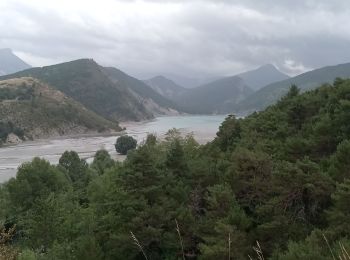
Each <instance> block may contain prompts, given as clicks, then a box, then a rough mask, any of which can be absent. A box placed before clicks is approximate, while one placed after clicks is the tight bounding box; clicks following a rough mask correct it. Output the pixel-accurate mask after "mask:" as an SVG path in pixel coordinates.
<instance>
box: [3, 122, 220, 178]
mask: <svg viewBox="0 0 350 260" xmlns="http://www.w3.org/2000/svg"><path fill="white" fill-rule="evenodd" d="M224 118H225V117H224V116H176V117H158V118H156V119H155V120H152V121H148V122H142V123H133V124H129V125H128V126H127V131H126V132H127V134H129V135H132V136H133V137H134V138H136V139H137V140H138V142H140V141H142V140H144V139H145V137H146V136H147V134H148V133H155V134H156V135H157V136H162V135H164V134H165V133H166V132H167V131H168V130H169V129H171V128H174V127H175V128H178V129H180V130H181V132H183V133H190V132H193V134H194V136H195V138H196V139H197V140H198V141H199V142H200V143H206V142H208V141H210V140H212V139H213V138H214V137H215V134H216V132H217V130H218V127H219V125H220V124H221V122H222V121H223V120H224ZM116 138H117V136H95V137H77V138H60V139H52V140H38V141H31V142H25V143H22V144H19V145H15V146H9V147H3V148H0V182H3V181H5V180H8V179H9V178H10V177H12V176H15V174H16V169H17V167H18V166H19V165H21V164H22V163H23V162H27V161H30V160H32V159H33V157H36V156H37V157H41V158H45V159H46V160H48V161H50V162H51V163H54V164H56V163H58V160H59V158H60V156H61V155H62V153H63V152H64V151H66V150H73V151H76V152H78V154H79V156H80V157H81V158H84V159H86V160H87V161H88V162H91V161H92V157H93V155H94V154H95V152H96V151H98V150H100V149H105V150H107V151H108V152H109V153H110V154H111V156H112V157H113V158H115V159H117V160H121V159H123V156H120V155H118V154H117V153H116V152H115V149H114V143H115V140H116Z"/></svg>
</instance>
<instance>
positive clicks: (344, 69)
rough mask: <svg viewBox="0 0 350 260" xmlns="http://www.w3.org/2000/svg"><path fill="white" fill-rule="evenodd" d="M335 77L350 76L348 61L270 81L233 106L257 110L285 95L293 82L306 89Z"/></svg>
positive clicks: (243, 109) (240, 108)
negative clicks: (277, 80) (273, 81)
mask: <svg viewBox="0 0 350 260" xmlns="http://www.w3.org/2000/svg"><path fill="white" fill-rule="evenodd" d="M337 77H340V78H350V63H343V64H337V65H331V66H325V67H322V68H318V69H315V70H312V71H308V72H305V73H302V74H300V75H297V76H295V77H292V78H288V79H286V80H282V81H279V82H275V83H271V84H269V85H267V86H265V87H263V88H261V89H260V90H258V91H256V92H254V93H253V94H251V95H250V96H248V97H247V98H246V99H244V100H242V101H241V102H239V103H238V104H237V105H236V107H235V111H236V112H238V113H241V112H244V113H250V112H253V111H259V110H262V109H264V108H266V107H267V106H269V105H272V104H273V103H274V102H276V101H277V100H278V99H279V98H281V97H282V96H283V95H285V94H286V93H287V92H288V89H289V88H290V86H291V85H293V84H295V85H297V86H298V87H299V88H300V89H301V91H307V90H312V89H314V88H316V87H317V86H319V85H320V84H330V83H332V82H333V81H334V80H335V79H336V78H337Z"/></svg>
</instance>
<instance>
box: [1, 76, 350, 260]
mask: <svg viewBox="0 0 350 260" xmlns="http://www.w3.org/2000/svg"><path fill="white" fill-rule="evenodd" d="M349 157H350V80H341V79H337V80H336V81H335V82H334V84H333V85H324V86H321V87H319V88H318V89H316V90H314V91H310V92H307V93H303V94H300V93H299V89H298V88H297V87H296V86H293V87H291V88H290V90H289V92H288V93H287V95H286V96H284V97H283V98H282V99H281V100H280V101H279V102H278V103H277V104H276V105H274V106H270V107H268V108H267V109H266V110H265V111H262V112H259V113H254V114H252V115H250V116H248V117H246V118H244V119H236V118H235V117H234V116H228V117H227V119H226V120H225V121H224V122H223V124H222V125H221V127H220V129H219V132H218V133H217V137H216V139H215V140H214V141H213V142H211V143H208V144H207V145H204V146H200V145H198V144H197V143H196V142H195V140H194V139H193V138H192V137H191V136H187V137H185V138H184V137H181V136H180V135H179V134H178V132H177V131H175V130H172V131H170V132H169V133H168V135H167V138H166V139H165V140H164V141H157V139H156V137H154V136H149V137H148V138H147V140H146V141H145V143H143V144H141V145H140V146H139V147H138V148H137V149H136V150H134V151H131V152H129V154H128V156H127V159H126V160H125V162H123V163H119V162H115V161H113V160H112V159H111V157H110V156H109V155H108V153H107V152H105V151H99V152H98V153H97V154H96V156H95V159H94V161H93V163H92V164H91V165H88V164H87V163H86V162H85V161H84V160H81V159H80V158H79V157H78V156H77V154H76V153H74V152H66V153H64V154H63V155H62V157H61V159H60V162H59V165H58V166H53V165H50V164H49V163H48V162H46V161H44V160H41V159H38V158H37V159H34V160H33V161H32V162H30V163H26V164H24V165H22V166H21V167H20V168H19V170H18V173H17V177H16V178H14V179H11V180H10V181H9V182H7V183H5V184H4V185H2V187H1V189H0V201H1V205H2V207H1V208H0V220H1V222H2V224H3V229H2V231H1V233H2V237H3V239H2V240H0V250H1V253H2V254H5V253H6V254H7V255H6V256H8V258H7V259H15V257H16V256H19V258H18V259H62V260H63V259H276V260H277V259H281V260H292V259H305V260H310V259H311V260H312V259H314V260H316V259H317V260H319V259H322V260H328V259H330V260H331V259H335V257H337V256H338V255H343V254H344V255H345V256H346V252H350V239H349V237H348V235H349V233H350V225H349V217H350V206H349V198H350V179H349V178H350V170H349V169H350V161H349ZM257 241H258V244H257ZM253 247H254V248H255V250H254V248H253ZM260 249H261V251H262V253H260ZM257 254H259V255H260V257H259V255H257ZM261 255H263V256H264V257H261ZM332 255H334V256H335V257H333V256H332ZM339 259H348V258H339Z"/></svg>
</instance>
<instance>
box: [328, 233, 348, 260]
mask: <svg viewBox="0 0 350 260" xmlns="http://www.w3.org/2000/svg"><path fill="white" fill-rule="evenodd" d="M322 236H323V239H324V241H326V244H327V246H328V249H329V252H330V253H331V255H332V258H333V260H336V259H337V258H336V257H335V256H334V253H333V250H332V248H331V246H330V244H329V243H328V239H327V237H326V236H325V235H324V234H322ZM339 247H340V254H339V255H338V259H339V260H350V255H349V253H348V251H347V250H346V248H345V247H344V245H343V243H341V242H339Z"/></svg>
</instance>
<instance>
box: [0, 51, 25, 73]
mask: <svg viewBox="0 0 350 260" xmlns="http://www.w3.org/2000/svg"><path fill="white" fill-rule="evenodd" d="M28 68H30V65H28V64H27V63H25V62H24V61H23V60H21V59H20V58H18V57H17V56H16V55H15V54H14V53H13V52H12V50H11V49H0V76H1V75H6V74H11V73H15V72H17V71H21V70H25V69H28Z"/></svg>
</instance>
